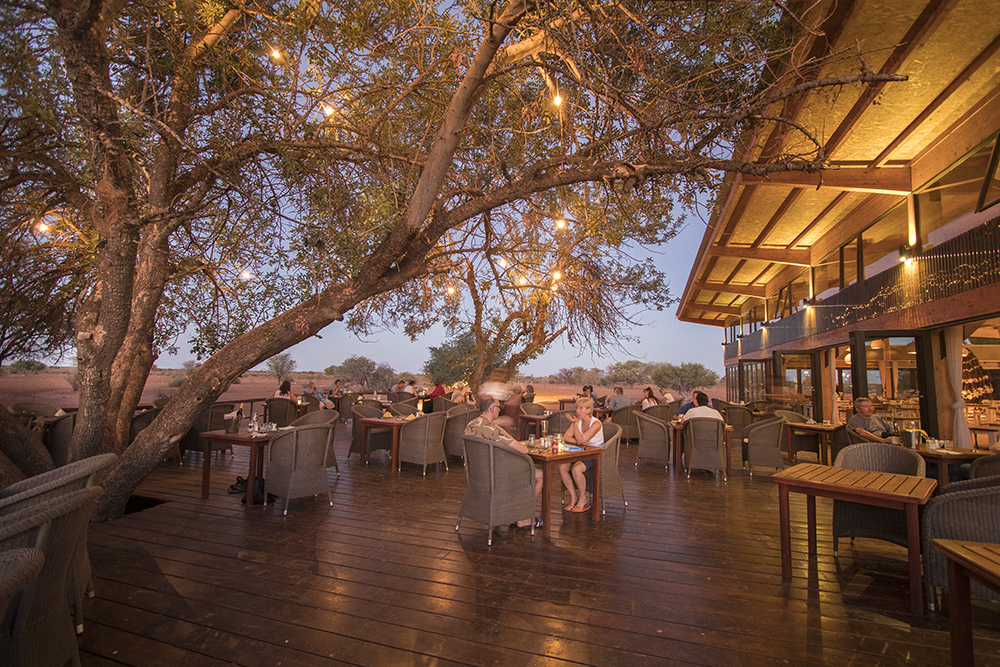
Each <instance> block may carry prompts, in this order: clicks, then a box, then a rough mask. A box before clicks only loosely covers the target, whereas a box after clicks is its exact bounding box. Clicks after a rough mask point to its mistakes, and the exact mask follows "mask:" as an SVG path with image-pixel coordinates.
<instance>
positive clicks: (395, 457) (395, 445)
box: [392, 426, 403, 472]
mask: <svg viewBox="0 0 1000 667" xmlns="http://www.w3.org/2000/svg"><path fill="white" fill-rule="evenodd" d="M401 430H403V427H402V426H393V427H392V467H393V468H395V469H396V472H400V470H401V466H400V465H399V432H400V431H401Z"/></svg>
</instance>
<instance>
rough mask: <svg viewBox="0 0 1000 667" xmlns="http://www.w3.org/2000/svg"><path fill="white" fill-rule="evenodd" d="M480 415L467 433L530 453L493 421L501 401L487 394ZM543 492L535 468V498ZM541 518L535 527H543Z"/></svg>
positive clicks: (527, 521) (523, 523)
mask: <svg viewBox="0 0 1000 667" xmlns="http://www.w3.org/2000/svg"><path fill="white" fill-rule="evenodd" d="M479 413H480V414H479V416H478V417H476V418H475V419H473V420H472V421H470V422H469V424H468V425H467V426H466V427H465V435H471V436H473V437H475V438H482V439H483V440H492V441H493V442H501V443H503V444H505V445H507V446H508V447H510V448H511V449H516V450H517V451H519V452H521V453H522V454H527V453H528V448H527V447H525V446H524V445H523V444H521V443H520V442H518V441H517V440H515V439H514V438H512V437H511V435H510V434H509V433H507V431H505V430H503V429H502V428H500V427H499V426H498V425H496V424H494V423H493V422H494V421H495V420H496V418H497V417H499V416H500V401H498V400H497V399H495V398H493V397H492V396H487V397H485V398H484V399H483V400H481V401H480V402H479ZM541 494H542V471H541V470H539V469H538V468H535V498H536V499H537V498H538V497H539V496H540V495H541ZM529 526H531V519H525V520H523V521H518V522H517V527H518V528H528V527H529ZM541 527H542V521H541V519H535V528H541Z"/></svg>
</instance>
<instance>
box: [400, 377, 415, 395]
mask: <svg viewBox="0 0 1000 667" xmlns="http://www.w3.org/2000/svg"><path fill="white" fill-rule="evenodd" d="M403 391H405V392H406V393H407V394H413V395H414V396H416V395H417V381H416V380H410V381H409V382H407V383H406V386H405V387H403Z"/></svg>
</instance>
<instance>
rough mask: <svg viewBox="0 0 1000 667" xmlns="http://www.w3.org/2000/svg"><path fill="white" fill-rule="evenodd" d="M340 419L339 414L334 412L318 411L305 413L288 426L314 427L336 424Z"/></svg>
mask: <svg viewBox="0 0 1000 667" xmlns="http://www.w3.org/2000/svg"><path fill="white" fill-rule="evenodd" d="M339 419H340V413H339V412H337V411H336V410H318V411H316V412H307V413H306V414H304V415H302V416H301V417H299V418H298V419H296V420H295V421H293V422H292V423H291V424H289V426H316V425H322V424H336V423H337V420H339Z"/></svg>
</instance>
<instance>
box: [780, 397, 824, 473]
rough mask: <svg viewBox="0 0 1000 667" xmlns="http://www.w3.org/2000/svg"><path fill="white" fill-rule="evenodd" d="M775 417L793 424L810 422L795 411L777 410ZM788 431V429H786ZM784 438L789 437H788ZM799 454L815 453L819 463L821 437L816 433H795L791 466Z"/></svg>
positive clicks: (793, 435)
mask: <svg viewBox="0 0 1000 667" xmlns="http://www.w3.org/2000/svg"><path fill="white" fill-rule="evenodd" d="M774 416H775V417H780V418H782V419H784V420H785V421H786V422H788V423H791V424H804V423H806V422H807V421H809V420H808V419H807V418H806V417H805V415H803V414H801V413H798V412H795V411H794V410H775V411H774ZM786 431H787V429H786ZM784 437H786V438H787V437H788V436H787V435H786V436H784ZM799 452H814V453H815V454H816V460H817V461H819V436H818V435H816V434H814V433H793V434H792V459H793V460H791V461H789V462H788V464H789V465H792V464H794V463H795V460H796V459H797V458H798V453H799Z"/></svg>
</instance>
